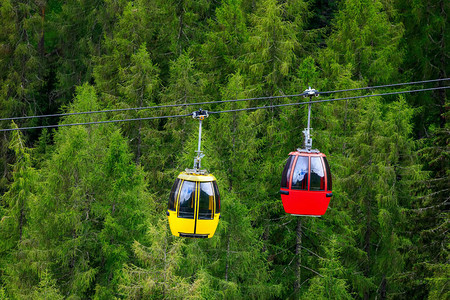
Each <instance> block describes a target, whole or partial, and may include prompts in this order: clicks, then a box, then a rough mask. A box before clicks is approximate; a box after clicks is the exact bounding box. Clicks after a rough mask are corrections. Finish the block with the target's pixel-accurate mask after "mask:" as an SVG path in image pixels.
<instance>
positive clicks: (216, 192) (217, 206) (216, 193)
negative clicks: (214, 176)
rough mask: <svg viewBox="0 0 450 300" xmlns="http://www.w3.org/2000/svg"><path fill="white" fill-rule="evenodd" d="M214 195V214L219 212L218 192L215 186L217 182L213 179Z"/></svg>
mask: <svg viewBox="0 0 450 300" xmlns="http://www.w3.org/2000/svg"><path fill="white" fill-rule="evenodd" d="M213 186H214V195H215V198H216V214H218V213H220V194H219V188H218V187H217V182H215V181H213Z"/></svg>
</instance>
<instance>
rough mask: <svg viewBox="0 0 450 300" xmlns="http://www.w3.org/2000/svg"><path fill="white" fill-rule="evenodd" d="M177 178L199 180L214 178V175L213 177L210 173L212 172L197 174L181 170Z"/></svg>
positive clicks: (211, 179)
mask: <svg viewBox="0 0 450 300" xmlns="http://www.w3.org/2000/svg"><path fill="white" fill-rule="evenodd" d="M178 178H179V179H184V180H189V181H201V182H205V181H214V180H216V177H214V175H212V174H208V175H198V174H188V173H186V172H181V173H180V174H179V175H178Z"/></svg>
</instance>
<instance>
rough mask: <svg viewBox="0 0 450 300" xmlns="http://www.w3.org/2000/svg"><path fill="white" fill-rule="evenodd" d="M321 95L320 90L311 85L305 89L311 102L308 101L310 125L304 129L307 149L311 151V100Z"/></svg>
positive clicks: (305, 94) (305, 95) (306, 95)
mask: <svg viewBox="0 0 450 300" xmlns="http://www.w3.org/2000/svg"><path fill="white" fill-rule="evenodd" d="M314 96H316V97H317V96H319V92H318V91H317V90H315V89H311V87H309V88H308V89H307V90H305V91H304V97H309V103H308V125H307V127H306V128H305V130H303V134H304V135H305V149H306V150H307V151H308V152H309V151H311V148H312V138H311V101H312V97H314Z"/></svg>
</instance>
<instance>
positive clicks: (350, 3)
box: [322, 0, 404, 84]
mask: <svg viewBox="0 0 450 300" xmlns="http://www.w3.org/2000/svg"><path fill="white" fill-rule="evenodd" d="M333 28H334V31H333V33H332V34H331V35H330V37H329V38H327V40H326V43H327V48H326V49H324V50H323V53H324V54H323V55H324V59H323V61H322V63H323V69H324V70H325V74H324V75H325V76H327V77H334V74H332V73H331V72H332V71H334V70H336V69H337V68H338V66H339V65H340V66H341V67H343V68H345V69H347V70H351V73H352V78H353V79H355V80H362V81H365V82H366V83H367V84H377V83H386V82H390V81H392V80H394V79H396V78H398V70H399V66H400V64H401V62H402V57H403V54H402V52H401V50H400V47H399V43H400V39H401V37H402V35H403V32H404V29H403V26H402V25H401V24H400V23H395V22H394V21H392V20H390V18H389V15H388V13H387V12H386V11H385V10H384V7H383V3H382V1H368V0H346V1H343V2H342V4H341V7H340V9H339V11H338V13H337V15H336V17H335V19H334V24H333ZM336 64H337V65H336Z"/></svg>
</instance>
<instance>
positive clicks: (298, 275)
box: [294, 217, 302, 292]
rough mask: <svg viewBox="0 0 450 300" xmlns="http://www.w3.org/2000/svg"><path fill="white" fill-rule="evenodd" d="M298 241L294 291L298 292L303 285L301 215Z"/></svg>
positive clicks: (298, 224) (298, 223) (298, 226)
mask: <svg viewBox="0 0 450 300" xmlns="http://www.w3.org/2000/svg"><path fill="white" fill-rule="evenodd" d="M296 232H297V243H296V245H295V256H296V257H297V266H296V270H295V273H296V274H295V275H296V278H295V282H294V291H296V292H298V291H299V289H300V285H301V283H302V282H301V279H302V278H301V272H302V267H301V266H302V255H301V254H302V253H301V250H302V221H301V219H300V217H298V219H297V230H296Z"/></svg>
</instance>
